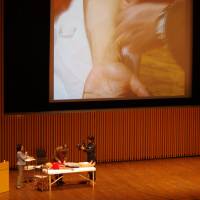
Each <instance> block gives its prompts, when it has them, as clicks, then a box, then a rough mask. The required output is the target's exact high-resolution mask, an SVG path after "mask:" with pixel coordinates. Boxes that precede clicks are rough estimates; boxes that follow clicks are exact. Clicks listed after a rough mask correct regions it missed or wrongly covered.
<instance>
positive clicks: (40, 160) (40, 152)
mask: <svg viewBox="0 0 200 200" xmlns="http://www.w3.org/2000/svg"><path fill="white" fill-rule="evenodd" d="M36 161H37V165H43V164H45V163H46V162H47V161H48V159H47V154H46V151H45V150H44V149H43V148H38V149H37V150H36Z"/></svg>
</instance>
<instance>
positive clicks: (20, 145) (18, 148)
mask: <svg viewBox="0 0 200 200" xmlns="http://www.w3.org/2000/svg"><path fill="white" fill-rule="evenodd" d="M16 149H17V151H23V150H24V146H23V145H22V144H17V146H16Z"/></svg>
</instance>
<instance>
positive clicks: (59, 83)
mask: <svg viewBox="0 0 200 200" xmlns="http://www.w3.org/2000/svg"><path fill="white" fill-rule="evenodd" d="M52 7H53V9H52V12H53V20H54V21H53V26H54V32H53V39H54V41H53V48H52V49H53V50H52V51H53V57H54V59H53V70H52V71H53V72H54V73H53V86H54V87H53V94H54V95H53V99H54V100H76V99H136V98H137V99H138V98H139V99H140V98H141V99H143V98H166V97H167V98H170V97H189V96H190V95H191V71H192V63H191V55H192V47H191V41H192V36H191V35H192V33H191V32H192V31H191V30H192V25H191V24H192V23H191V13H192V9H191V7H192V1H188V0H176V1H175V0H157V1H156V0H59V1H57V0H54V1H52Z"/></svg>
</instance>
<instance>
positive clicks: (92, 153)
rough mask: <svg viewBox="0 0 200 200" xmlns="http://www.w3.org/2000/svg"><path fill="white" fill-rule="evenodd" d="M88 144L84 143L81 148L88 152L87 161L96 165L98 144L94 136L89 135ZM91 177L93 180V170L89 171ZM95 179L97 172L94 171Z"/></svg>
mask: <svg viewBox="0 0 200 200" xmlns="http://www.w3.org/2000/svg"><path fill="white" fill-rule="evenodd" d="M87 139H88V143H87V145H82V146H81V150H83V151H85V152H86V153H87V162H89V163H90V164H91V165H92V166H94V167H95V166H96V145H95V143H94V136H88V137H87ZM88 174H89V178H90V179H91V180H92V179H93V177H92V174H93V173H92V172H89V173H88ZM94 180H96V172H95V173H94Z"/></svg>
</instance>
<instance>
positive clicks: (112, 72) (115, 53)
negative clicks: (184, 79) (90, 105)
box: [83, 0, 149, 98]
mask: <svg viewBox="0 0 200 200" xmlns="http://www.w3.org/2000/svg"><path fill="white" fill-rule="evenodd" d="M120 6H121V0H95V1H91V0H85V1H84V11H85V27H86V33H87V36H88V41H89V44H90V49H91V55H92V61H93V66H92V70H91V72H90V73H89V75H88V77H87V79H86V81H85V86H84V92H83V98H117V97H131V96H148V95H149V93H148V91H147V90H146V88H145V87H144V85H143V84H142V83H141V82H140V80H139V79H138V77H137V76H136V74H134V69H133V68H131V67H130V66H127V65H125V64H124V63H122V61H121V58H120V51H119V45H118V43H117V42H116V36H115V32H116V23H117V15H118V13H119V9H120Z"/></svg>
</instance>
